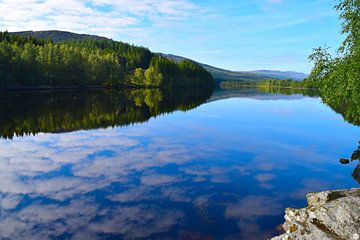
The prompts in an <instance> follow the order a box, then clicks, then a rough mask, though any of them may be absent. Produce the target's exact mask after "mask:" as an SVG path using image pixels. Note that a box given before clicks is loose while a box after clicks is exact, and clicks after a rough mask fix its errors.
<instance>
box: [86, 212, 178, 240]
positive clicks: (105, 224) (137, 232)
mask: <svg viewBox="0 0 360 240" xmlns="http://www.w3.org/2000/svg"><path fill="white" fill-rule="evenodd" d="M102 215H103V217H102V218H101V220H100V221H98V222H96V224H90V226H89V228H90V229H91V230H92V231H94V232H96V233H98V234H102V233H111V234H121V235H124V238H125V239H137V238H146V237H150V236H151V235H152V234H155V233H162V232H167V231H169V230H170V229H171V227H173V226H174V225H175V224H176V223H177V222H178V221H179V220H180V219H181V218H182V217H184V214H183V213H182V212H180V211H163V210H161V209H159V208H149V207H147V206H136V207H125V208H117V209H108V210H107V211H102Z"/></svg>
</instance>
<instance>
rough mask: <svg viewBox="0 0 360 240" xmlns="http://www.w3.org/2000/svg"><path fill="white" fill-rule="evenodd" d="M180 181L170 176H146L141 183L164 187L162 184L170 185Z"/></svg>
mask: <svg viewBox="0 0 360 240" xmlns="http://www.w3.org/2000/svg"><path fill="white" fill-rule="evenodd" d="M179 181H180V179H178V178H177V177H174V176H170V175H160V174H154V175H146V176H142V177H141V183H142V184H144V185H150V186H151V185H162V184H169V183H174V182H179Z"/></svg>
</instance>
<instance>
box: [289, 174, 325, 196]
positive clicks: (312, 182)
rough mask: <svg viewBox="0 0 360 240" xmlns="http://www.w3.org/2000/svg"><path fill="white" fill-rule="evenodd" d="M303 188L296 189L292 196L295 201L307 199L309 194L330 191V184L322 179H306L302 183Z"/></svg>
mask: <svg viewBox="0 0 360 240" xmlns="http://www.w3.org/2000/svg"><path fill="white" fill-rule="evenodd" d="M302 185H303V187H301V188H299V189H296V190H295V191H294V192H292V193H291V194H290V196H291V197H292V198H295V199H305V196H306V194H307V193H309V192H320V191H324V190H327V189H329V183H327V182H325V181H324V180H322V179H306V180H304V181H303V182H302Z"/></svg>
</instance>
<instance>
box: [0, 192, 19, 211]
mask: <svg viewBox="0 0 360 240" xmlns="http://www.w3.org/2000/svg"><path fill="white" fill-rule="evenodd" d="M22 199H23V197H22V196H21V195H17V194H6V195H4V196H2V195H1V194H0V208H1V209H14V208H15V207H16V206H17V205H18V204H19V203H20V202H21V200H22Z"/></svg>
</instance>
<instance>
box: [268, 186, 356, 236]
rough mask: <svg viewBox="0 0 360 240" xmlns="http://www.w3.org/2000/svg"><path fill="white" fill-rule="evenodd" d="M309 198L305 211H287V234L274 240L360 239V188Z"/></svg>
mask: <svg viewBox="0 0 360 240" xmlns="http://www.w3.org/2000/svg"><path fill="white" fill-rule="evenodd" d="M306 199H307V202H308V206H307V207H306V208H302V209H293V208H287V209H286V211H285V223H284V224H283V228H284V230H285V231H286V232H285V233H284V234H282V235H281V236H278V237H274V238H272V240H300V239H301V240H315V239H321V240H322V239H336V240H360V189H350V190H336V191H325V192H319V193H309V194H307V195H306Z"/></svg>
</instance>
